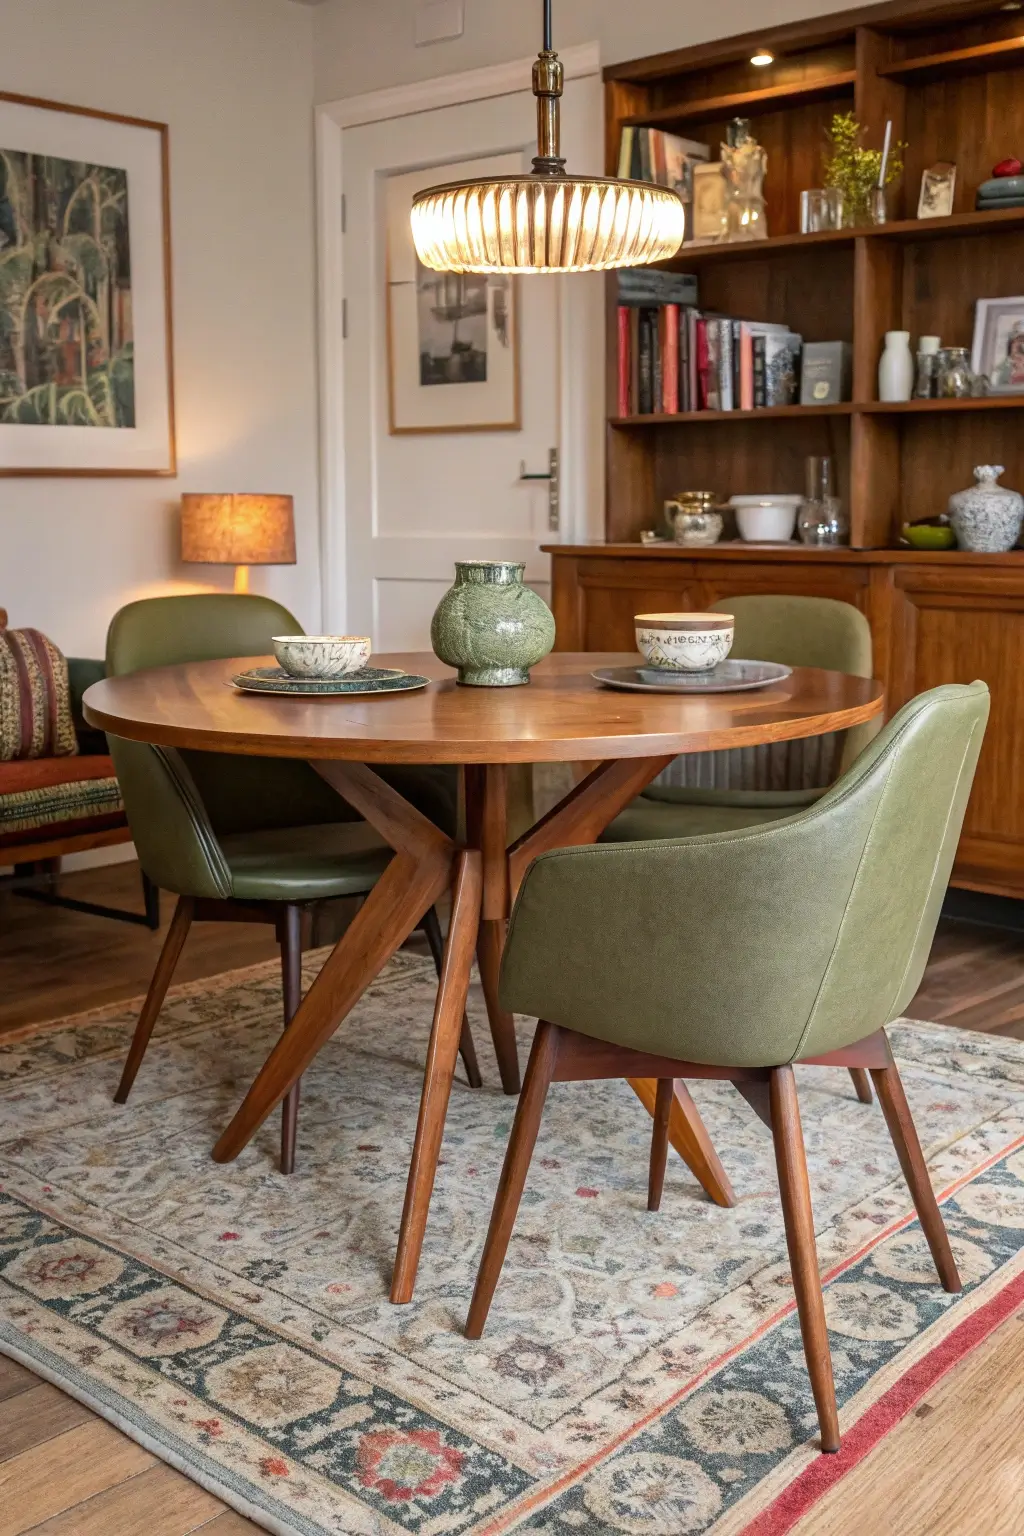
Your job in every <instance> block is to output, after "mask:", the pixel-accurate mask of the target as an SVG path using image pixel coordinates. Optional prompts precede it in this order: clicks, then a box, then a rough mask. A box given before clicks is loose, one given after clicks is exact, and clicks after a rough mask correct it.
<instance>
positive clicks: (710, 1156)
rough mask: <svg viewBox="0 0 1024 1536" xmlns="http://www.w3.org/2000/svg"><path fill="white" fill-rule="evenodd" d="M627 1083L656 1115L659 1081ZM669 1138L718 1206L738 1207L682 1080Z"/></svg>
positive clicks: (648, 1079)
mask: <svg viewBox="0 0 1024 1536" xmlns="http://www.w3.org/2000/svg"><path fill="white" fill-rule="evenodd" d="M626 1081H627V1082H628V1083H629V1086H630V1087H631V1088H632V1090H633V1092H634V1093H635V1094H636V1096H637V1098H638V1099H639V1100H640V1102H641V1104H642V1105H643V1106H644V1108H645V1109H646V1110H647V1112H648V1114H651V1115H653V1114H654V1113H655V1107H656V1103H657V1097H656V1096H657V1089H658V1083H657V1079H656V1078H653V1077H630V1078H627V1079H626ZM668 1139H669V1141H670V1142H671V1144H672V1146H673V1147H675V1149H676V1151H677V1152H678V1153H679V1156H680V1157H681V1158H682V1160H683V1162H684V1163H685V1164H686V1166H687V1168H689V1170H690V1172H691V1173H692V1174H693V1176H694V1178H695V1179H696V1180H697V1181H698V1183H700V1184H701V1185H703V1187H704V1189H705V1191H706V1192H707V1194H709V1195H710V1196H711V1199H712V1200H713V1201H714V1202H715V1204H716V1205H724V1206H733V1205H735V1204H736V1195H735V1193H734V1192H733V1187H732V1185H731V1184H730V1183H729V1175H728V1174H727V1173H726V1171H725V1169H724V1168H723V1167H722V1164H721V1161H720V1160H719V1156H718V1153H717V1152H716V1151H715V1148H714V1144H713V1143H712V1140H711V1137H710V1136H709V1135H708V1133H707V1127H706V1126H705V1124H704V1122H703V1120H702V1119H701V1117H700V1112H699V1110H698V1109H697V1106H696V1104H695V1103H694V1102H693V1099H692V1097H691V1096H690V1091H689V1089H688V1088H687V1086H686V1084H685V1083H684V1082H683V1081H682V1079H681V1078H680V1080H679V1081H678V1082H677V1083H676V1084H675V1086H674V1091H673V1094H672V1104H671V1107H670V1109H669V1116H668ZM652 1209H653V1207H652Z"/></svg>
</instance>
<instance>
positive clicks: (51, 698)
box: [0, 609, 78, 763]
mask: <svg viewBox="0 0 1024 1536" xmlns="http://www.w3.org/2000/svg"><path fill="white" fill-rule="evenodd" d="M77 751H78V739H77V737H76V736H75V722H74V720H73V719H72V715H71V692H70V689H69V687H68V664H67V662H66V660H65V659H64V657H63V656H62V655H61V653H60V651H58V649H57V647H56V646H55V645H54V644H53V642H52V641H51V640H47V638H46V636H45V635H41V634H40V633H39V631H38V630H37V629H8V628H7V615H6V613H4V611H3V609H0V763H11V762H14V761H16V760H17V759H19V758H29V757H73V756H74V754H75V753H76V752H77Z"/></svg>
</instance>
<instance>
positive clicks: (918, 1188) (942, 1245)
mask: <svg viewBox="0 0 1024 1536" xmlns="http://www.w3.org/2000/svg"><path fill="white" fill-rule="evenodd" d="M871 1076H872V1077H873V1078H874V1080H875V1087H876V1089H877V1090H878V1102H879V1103H880V1104H881V1106H882V1114H883V1115H884V1116H885V1123H886V1125H887V1126H888V1127H889V1135H890V1136H891V1137H892V1144H893V1146H894V1147H895V1148H896V1156H897V1157H898V1158H899V1160H900V1167H901V1168H902V1169H903V1177H904V1178H905V1179H906V1181H907V1184H908V1186H909V1189H910V1193H911V1196H912V1197H913V1201H914V1209H915V1210H916V1211H917V1216H918V1220H919V1221H920V1223H921V1227H922V1229H923V1231H924V1235H925V1237H926V1238H927V1239H928V1247H929V1248H930V1249H931V1251H932V1258H933V1259H934V1260H935V1268H936V1269H937V1270H938V1272H939V1279H940V1280H941V1281H942V1288H943V1290H946V1291H953V1292H955V1291H959V1290H962V1289H963V1285H962V1282H961V1280H960V1275H959V1272H958V1271H957V1267H956V1260H955V1259H954V1258H953V1250H952V1248H951V1247H950V1246H949V1234H948V1233H947V1231H946V1226H945V1223H944V1222H943V1220H942V1212H941V1211H940V1210H939V1203H938V1201H937V1200H936V1198H935V1191H934V1190H933V1189H932V1181H931V1179H930V1178H929V1177H928V1165H927V1164H926V1162H925V1160H924V1153H923V1152H922V1151H921V1143H920V1141H919V1140H918V1135H917V1129H916V1127H915V1125H914V1121H913V1117H912V1116H911V1113H910V1105H909V1104H908V1103H907V1096H906V1094H905V1093H904V1091H903V1083H902V1081H901V1079H900V1074H899V1073H898V1072H897V1070H896V1065H895V1063H893V1064H892V1065H891V1066H888V1067H878V1068H874V1069H873V1070H872V1073H871Z"/></svg>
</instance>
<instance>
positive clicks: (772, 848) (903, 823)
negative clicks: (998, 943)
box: [501, 683, 989, 1066]
mask: <svg viewBox="0 0 1024 1536" xmlns="http://www.w3.org/2000/svg"><path fill="white" fill-rule="evenodd" d="M988 709H989V696H988V689H987V688H986V686H985V684H984V683H972V684H971V685H970V686H969V687H965V686H960V685H955V686H953V685H951V686H946V687H942V688H936V689H933V690H932V691H931V692H929V693H925V694H922V695H920V696H919V697H918V698H916V699H914V700H913V701H912V702H911V703H910V704H908V705H907V706H906V707H905V708H904V709H902V710H900V712H899V713H898V714H897V715H896V716H895V717H894V718H893V720H892V721H891V722H890V723H889V725H888V726H887V727H886V728H885V730H884V731H883V732H882V733H881V734H880V735H879V736H877V737H876V739H875V741H874V742H873V743H872V744H871V745H870V746H869V747H868V748H867V749H866V751H865V752H863V753H862V754H861V756H860V757H859V758H858V759H857V762H856V763H855V764H854V766H853V768H852V769H850V770H849V771H848V772H847V773H846V774H845V775H844V776H843V777H842V778H841V779H840V780H839V781H838V782H837V783H836V784H835V785H833V786H832V788H831V789H829V790H828V791H827V792H826V793H825V794H824V795H823V796H822V798H821V799H820V800H818V801H817V802H816V803H815V805H813V806H812V807H811V808H810V809H808V810H805V811H802V812H801V813H800V814H798V815H795V816H791V817H788V818H787V819H785V820H781V821H776V822H772V823H770V824H765V825H761V826H758V827H752V828H746V829H744V830H743V831H737V832H721V833H716V834H709V835H707V836H702V837H690V838H679V839H675V840H672V839H666V840H664V841H656V842H653V841H652V842H643V843H610V844H602V845H598V846H596V847H593V848H573V849H568V850H565V851H563V852H558V853H552V854H544V855H542V856H541V857H540V858H539V859H537V860H536V861H535V862H534V863H533V864H532V865H531V867H530V870H529V871H528V873H527V876H526V879H525V881H524V883H523V886H522V888H521V891H520V894H519V898H518V901H517V903H516V907H515V910H514V912H513V916H512V922H511V926H510V930H509V939H508V944H507V947H506V950H505V957H504V963H503V968H502V981H501V997H502V1002H503V1005H504V1006H505V1007H507V1008H512V1009H515V1010H516V1011H518V1012H522V1013H527V1014H534V1015H536V1016H538V1017H540V1018H546V1019H550V1020H551V1021H552V1022H553V1023H556V1024H562V1025H565V1026H567V1027H569V1028H572V1029H578V1030H580V1031H582V1032H583V1033H584V1034H588V1035H592V1036H595V1037H597V1038H599V1039H605V1040H612V1041H616V1042H618V1043H620V1044H623V1045H627V1046H632V1047H634V1048H636V1049H639V1050H646V1051H655V1052H658V1053H663V1054H665V1055H668V1056H672V1057H674V1058H676V1059H679V1060H690V1061H700V1062H709V1063H714V1064H716V1065H720V1066H773V1065H779V1064H781V1063H784V1062H787V1061H792V1060H797V1059H800V1058H802V1057H806V1056H813V1055H817V1054H819V1053H822V1052H825V1051H829V1050H834V1049H837V1048H839V1047H840V1046H843V1045H846V1044H849V1043H852V1042H853V1041H856V1040H859V1039H862V1038H863V1037H864V1036H866V1035H869V1034H871V1033H873V1032H874V1031H875V1030H877V1029H879V1028H881V1027H883V1026H884V1025H885V1024H887V1023H888V1022H889V1021H890V1020H891V1019H893V1018H896V1017H898V1016H899V1015H900V1013H901V1012H902V1011H903V1010H904V1009H905V1008H906V1006H907V1004H908V1003H909V1002H910V1000H911V998H912V997H913V995H914V993H915V992H916V990H917V988H918V986H919V984H920V980H921V976H922V974H923V971H924V966H925V962H926V960H927V957H928V951H929V948H930V946H931V942H932V938H933V935H934V932H935V925H936V922H937V920H938V916H939V910H940V907H941V903H942V898H943V894H944V892H945V890H946V886H947V884H948V881H949V876H950V873H951V870H952V865H953V858H954V855H955V853H956V848H957V843H958V840H959V836H960V829H961V825H962V822H963V818H964V812H965V809H966V806H967V798H968V795H969V794H970V790H971V784H972V781H973V778H974V770H975V766H976V764H977V760H978V753H979V750H980V748H981V742H982V736H983V734H984V729H985V723H986V720H987V718H988Z"/></svg>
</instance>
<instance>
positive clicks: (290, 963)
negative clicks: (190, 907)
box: [279, 902, 302, 1173]
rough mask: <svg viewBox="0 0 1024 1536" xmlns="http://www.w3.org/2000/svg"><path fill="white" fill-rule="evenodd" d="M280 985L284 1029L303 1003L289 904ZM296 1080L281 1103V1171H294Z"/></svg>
mask: <svg viewBox="0 0 1024 1536" xmlns="http://www.w3.org/2000/svg"><path fill="white" fill-rule="evenodd" d="M279 937H280V941H281V984H282V992H283V995H284V1027H285V1029H287V1028H288V1026H289V1024H290V1023H291V1021H292V1019H293V1018H294V1017H295V1014H296V1012H297V1010H298V1006H299V1004H300V1003H301V1002H302V908H301V907H300V906H297V905H296V904H295V903H294V902H289V903H288V905H287V906H286V907H285V909H284V912H283V913H282V916H281V924H280V930H279ZM301 1084H302V1079H301V1078H299V1080H298V1082H297V1083H295V1084H294V1085H293V1086H292V1087H291V1088H290V1089H289V1090H288V1092H287V1093H286V1094H285V1096H284V1098H283V1100H282V1101H281V1172H282V1173H293V1172H294V1170H295V1137H296V1133H297V1131H298V1125H299V1090H300V1087H301Z"/></svg>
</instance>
